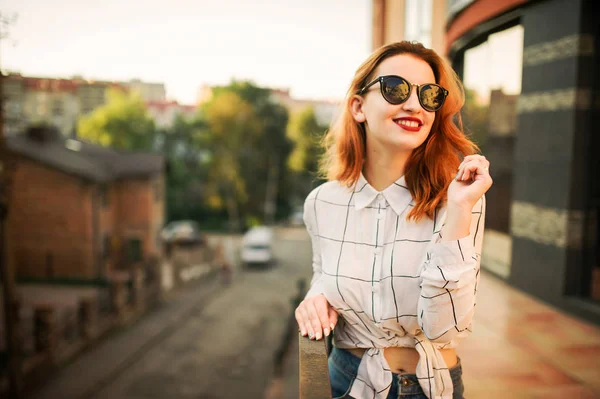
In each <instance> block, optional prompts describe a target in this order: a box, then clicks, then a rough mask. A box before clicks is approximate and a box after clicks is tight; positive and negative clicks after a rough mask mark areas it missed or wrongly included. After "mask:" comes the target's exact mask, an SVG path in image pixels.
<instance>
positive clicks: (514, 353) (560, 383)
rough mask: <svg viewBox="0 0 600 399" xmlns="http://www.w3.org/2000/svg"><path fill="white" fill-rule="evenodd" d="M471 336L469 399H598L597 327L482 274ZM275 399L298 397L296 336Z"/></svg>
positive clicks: (466, 352) (463, 351)
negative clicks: (277, 398) (279, 392)
mask: <svg viewBox="0 0 600 399" xmlns="http://www.w3.org/2000/svg"><path fill="white" fill-rule="evenodd" d="M473 330H474V331H473V334H472V335H471V336H470V337H469V338H467V339H466V340H465V341H464V342H462V343H461V345H460V346H459V349H458V354H459V356H460V357H461V359H462V363H463V372H464V376H463V377H464V382H465V387H466V390H465V397H467V398H469V399H473V398H475V399H478V398H481V399H496V398H497V399H500V398H502V399H506V398H510V399H525V398H527V399H530V398H544V399H554V398H556V399H558V398H572V399H575V398H576V399H580V398H581V399H587V398H590V399H591V398H600V328H598V327H596V326H594V325H591V324H587V323H584V322H582V321H580V320H578V319H575V318H573V317H570V316H567V315H565V314H564V313H562V312H560V311H557V310H556V309H554V308H551V307H550V306H548V305H545V304H542V303H540V302H539V301H537V300H536V299H534V298H532V297H530V296H528V295H526V294H523V293H522V292H520V291H518V290H516V289H514V288H512V287H510V286H509V285H508V284H506V283H505V282H504V281H502V280H500V279H498V278H496V277H494V276H492V275H490V274H489V273H482V278H481V283H480V288H479V294H478V298H477V310H476V312H475V322H474V325H473ZM282 385H283V386H282V389H281V391H285V393H284V394H282V395H279V397H280V398H285V399H291V398H294V397H296V398H297V397H298V342H297V339H296V340H295V341H294V342H293V343H292V345H291V348H290V351H289V358H288V359H286V362H285V370H284V381H283V384H282Z"/></svg>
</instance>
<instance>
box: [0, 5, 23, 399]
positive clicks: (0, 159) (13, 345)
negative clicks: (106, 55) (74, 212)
mask: <svg viewBox="0 0 600 399" xmlns="http://www.w3.org/2000/svg"><path fill="white" fill-rule="evenodd" d="M9 23H10V20H9V19H7V18H6V17H5V16H3V15H1V14H0V40H1V39H3V38H5V37H6V35H5V32H4V30H5V29H2V28H4V27H5V26H6V25H8V24H9ZM3 86H4V74H3V73H2V71H1V70H0V273H1V274H0V282H1V284H2V299H3V302H4V303H3V305H4V327H5V330H4V331H5V333H6V336H5V343H6V354H7V360H8V364H7V371H8V397H9V398H15V399H22V398H23V385H22V383H23V378H22V368H21V367H22V362H21V350H20V344H19V335H18V334H19V332H18V327H17V323H16V322H17V317H16V316H17V315H16V314H15V312H16V311H17V306H15V300H14V298H15V280H14V278H15V276H14V270H11V267H10V266H11V263H10V262H9V256H8V248H7V245H6V244H7V242H8V240H7V237H6V236H7V234H6V231H7V229H6V226H7V223H8V211H9V198H10V189H11V183H12V177H13V175H14V173H13V172H14V166H15V165H14V160H13V158H12V157H11V154H10V152H9V151H8V148H7V145H6V141H5V138H4V94H3Z"/></svg>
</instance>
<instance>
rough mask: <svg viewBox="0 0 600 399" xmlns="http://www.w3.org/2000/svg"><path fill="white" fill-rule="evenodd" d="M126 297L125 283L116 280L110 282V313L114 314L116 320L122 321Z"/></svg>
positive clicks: (118, 279)
mask: <svg viewBox="0 0 600 399" xmlns="http://www.w3.org/2000/svg"><path fill="white" fill-rule="evenodd" d="M126 296H127V287H126V285H125V281H123V280H122V279H120V278H117V279H115V280H113V281H112V282H111V304H112V311H113V312H114V313H115V314H116V316H117V319H118V320H119V321H122V318H123V316H124V313H125V303H126V300H127V298H126Z"/></svg>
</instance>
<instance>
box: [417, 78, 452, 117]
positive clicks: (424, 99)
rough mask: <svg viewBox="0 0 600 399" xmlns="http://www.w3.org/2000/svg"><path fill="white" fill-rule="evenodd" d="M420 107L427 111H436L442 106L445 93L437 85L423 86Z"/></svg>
mask: <svg viewBox="0 0 600 399" xmlns="http://www.w3.org/2000/svg"><path fill="white" fill-rule="evenodd" d="M419 99H420V100H421V105H422V106H423V108H425V109H426V110H427V111H437V110H438V109H440V108H441V107H442V105H443V104H444V100H445V99H446V92H445V90H444V89H442V88H441V87H440V86H438V85H434V84H431V85H424V86H422V87H421V93H420V98H419Z"/></svg>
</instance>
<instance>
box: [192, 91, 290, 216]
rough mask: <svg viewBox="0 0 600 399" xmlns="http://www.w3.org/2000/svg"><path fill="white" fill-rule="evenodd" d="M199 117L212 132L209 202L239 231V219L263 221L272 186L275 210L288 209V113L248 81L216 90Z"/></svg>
mask: <svg viewBox="0 0 600 399" xmlns="http://www.w3.org/2000/svg"><path fill="white" fill-rule="evenodd" d="M201 115H202V119H203V120H204V121H205V122H206V125H207V128H208V130H209V131H210V140H209V144H208V148H209V151H210V153H211V161H210V165H209V173H208V179H207V188H208V192H209V203H210V204H211V205H212V206H213V207H215V208H216V209H222V210H226V212H227V214H228V215H229V217H230V221H231V222H232V224H233V225H237V227H240V226H239V224H241V223H242V221H249V220H251V221H253V223H256V221H264V216H265V201H267V200H268V198H267V191H268V186H269V182H271V183H272V184H271V187H272V188H273V187H275V188H276V189H275V191H273V192H274V193H276V201H277V205H278V208H279V209H288V208H289V200H288V199H289V193H288V192H287V191H288V188H289V187H291V183H290V182H289V173H287V168H286V162H287V157H288V155H289V152H290V151H291V143H290V142H289V140H288V139H287V137H286V125H287V121H288V114H287V110H286V109H285V108H284V107H283V106H281V105H279V104H277V103H275V102H274V101H273V100H272V99H271V92H270V90H268V89H264V88H260V87H257V86H255V85H254V84H252V83H250V82H232V83H231V84H230V85H228V86H223V87H217V88H214V89H213V97H212V99H211V100H210V101H209V102H208V103H206V104H205V105H204V106H203V107H202V109H201ZM273 168H276V169H277V172H278V173H273ZM245 223H246V222H245Z"/></svg>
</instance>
